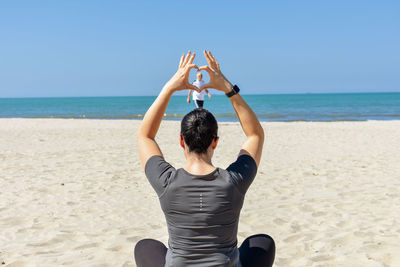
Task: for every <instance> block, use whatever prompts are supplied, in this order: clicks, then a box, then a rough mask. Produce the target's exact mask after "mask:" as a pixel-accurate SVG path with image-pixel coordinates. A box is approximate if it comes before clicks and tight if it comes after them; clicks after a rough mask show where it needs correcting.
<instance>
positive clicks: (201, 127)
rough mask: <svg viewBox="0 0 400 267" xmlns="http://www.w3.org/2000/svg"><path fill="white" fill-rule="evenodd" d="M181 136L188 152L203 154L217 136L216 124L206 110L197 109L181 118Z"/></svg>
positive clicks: (212, 116)
mask: <svg viewBox="0 0 400 267" xmlns="http://www.w3.org/2000/svg"><path fill="white" fill-rule="evenodd" d="M181 135H182V136H183V140H185V143H186V145H187V146H188V147H189V151H190V152H195V153H197V154H203V153H205V152H206V151H207V148H208V147H209V146H210V145H211V143H212V141H213V140H214V139H215V138H216V137H217V136H218V123H217V120H216V119H215V117H214V115H213V114H211V112H209V111H208V110H206V109H203V108H197V109H195V110H192V111H191V112H189V113H188V114H186V115H185V117H183V119H182V121H181Z"/></svg>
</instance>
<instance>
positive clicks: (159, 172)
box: [145, 156, 175, 197]
mask: <svg viewBox="0 0 400 267" xmlns="http://www.w3.org/2000/svg"><path fill="white" fill-rule="evenodd" d="M145 173H146V177H147V179H148V180H149V182H150V184H151V186H152V187H153V188H154V190H155V191H156V193H157V195H158V197H160V196H161V195H162V194H163V193H164V191H165V189H166V188H167V186H168V184H169V181H170V178H171V175H172V174H173V173H175V168H174V167H172V166H171V165H170V164H169V163H168V162H166V161H165V160H164V158H163V157H161V156H152V157H151V158H149V159H148V160H147V162H146V166H145Z"/></svg>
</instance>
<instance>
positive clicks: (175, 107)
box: [0, 93, 400, 121]
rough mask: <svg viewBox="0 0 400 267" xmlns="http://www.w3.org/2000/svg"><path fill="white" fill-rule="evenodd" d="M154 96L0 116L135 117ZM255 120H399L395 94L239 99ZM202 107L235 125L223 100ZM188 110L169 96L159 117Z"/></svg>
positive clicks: (85, 101) (9, 105) (38, 107)
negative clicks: (254, 116)
mask: <svg viewBox="0 0 400 267" xmlns="http://www.w3.org/2000/svg"><path fill="white" fill-rule="evenodd" d="M155 98H156V97H155V96H126V97H60V98H50V97H49V98H0V118H76V119H141V118H143V115H144V114H145V112H146V110H147V109H148V108H149V107H150V105H151V103H152V102H153V101H154V99H155ZM243 98H244V99H245V100H246V101H247V103H248V104H249V105H250V106H251V108H252V109H253V110H254V112H255V113H256V114H257V116H258V118H259V119H260V120H261V121H364V120H399V119H400V93H346V94H282V95H243ZM204 108H206V109H208V110H209V111H211V112H212V113H213V114H214V115H215V116H216V118H217V120H218V121H237V118H236V115H235V112H234V110H233V108H232V106H231V104H230V101H229V100H228V98H227V97H226V96H224V95H213V96H212V98H211V99H208V98H207V97H206V99H205V103H204ZM192 109H194V104H193V101H191V103H190V104H187V103H186V96H173V97H172V99H171V101H170V103H169V105H168V108H167V111H166V114H165V119H169V120H180V119H181V118H182V117H183V116H184V115H185V114H186V113H188V112H189V111H191V110H192Z"/></svg>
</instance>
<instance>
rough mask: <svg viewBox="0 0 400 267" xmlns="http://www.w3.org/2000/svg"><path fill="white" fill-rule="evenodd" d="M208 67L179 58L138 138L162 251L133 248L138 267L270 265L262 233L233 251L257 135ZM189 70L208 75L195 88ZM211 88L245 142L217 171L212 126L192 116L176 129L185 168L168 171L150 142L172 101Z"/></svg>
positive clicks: (269, 244) (146, 245)
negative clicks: (164, 238) (163, 236)
mask: <svg viewBox="0 0 400 267" xmlns="http://www.w3.org/2000/svg"><path fill="white" fill-rule="evenodd" d="M204 55H205V57H206V59H207V62H208V66H202V67H200V68H197V66H196V65H194V64H193V60H194V58H195V54H193V55H191V53H190V51H189V53H188V54H187V55H186V56H185V55H182V57H181V60H180V63H179V68H178V71H177V72H176V74H175V75H174V76H173V77H172V78H171V80H170V81H169V82H167V84H166V85H165V86H164V88H163V89H162V90H161V92H160V94H159V95H158V97H157V99H156V100H155V101H154V103H153V104H152V105H151V107H150V108H149V110H148V111H147V112H146V115H145V116H144V118H143V122H142V124H141V126H140V129H139V132H138V144H139V153H140V160H141V163H142V166H143V167H144V169H145V173H146V176H147V178H148V180H149V182H150V184H151V185H152V186H153V188H154V190H155V191H156V193H157V195H158V197H159V201H160V204H161V207H162V209H163V212H164V214H165V218H166V220H167V226H168V233H169V242H168V249H167V248H166V246H164V244H163V243H161V242H160V241H157V240H153V239H143V240H141V241H139V242H138V243H137V244H136V247H135V260H136V264H137V266H138V267H161V266H173V267H182V266H197V267H210V266H219V267H221V266H235V267H236V266H243V267H247V266H251V267H257V266H263V267H264V266H272V263H273V261H274V257H275V244H274V241H273V239H272V238H271V237H269V236H268V235H264V234H259V235H254V236H250V237H248V238H247V239H246V240H245V241H244V242H243V243H242V245H241V246H240V247H239V248H237V231H238V223H239V215H240V210H241V208H242V205H243V201H244V196H245V194H246V191H247V189H248V188H249V186H250V184H251V183H252V182H253V180H254V177H255V176H256V173H257V166H258V164H259V163H260V158H261V152H262V147H263V143H264V131H263V129H262V127H261V125H260V123H259V121H258V119H257V117H256V115H255V114H254V112H253V111H252V110H251V108H250V107H249V106H248V105H247V104H246V102H245V101H244V100H243V98H242V97H241V96H240V95H239V94H238V92H239V88H238V87H237V86H232V84H231V83H230V82H229V81H228V80H227V79H226V78H225V76H224V75H223V74H222V72H221V70H220V68H219V64H218V62H217V60H216V59H215V58H214V56H213V55H212V54H211V53H210V52H206V51H204ZM193 68H196V69H198V70H199V71H201V70H205V71H207V72H208V74H209V76H210V81H209V83H208V84H204V85H203V86H202V87H201V88H197V87H196V86H194V85H192V84H190V83H189V72H190V70H191V69H193ZM205 88H213V89H216V90H219V91H222V92H224V93H226V94H227V96H228V97H229V100H230V101H231V103H232V106H233V108H234V109H235V111H236V114H237V116H238V118H239V121H240V123H241V125H242V128H243V131H244V133H245V135H246V137H247V139H246V141H245V142H244V144H243V145H242V149H241V150H240V153H239V156H238V158H237V160H236V161H235V162H233V163H232V164H231V165H230V166H229V167H228V168H227V169H222V168H216V167H214V166H213V164H212V162H211V159H212V156H213V153H214V150H215V148H216V147H217V144H218V138H219V137H218V133H217V132H218V125H217V121H216V120H215V118H214V116H213V115H212V114H211V113H210V112H208V111H207V110H205V109H195V110H193V111H192V112H190V113H188V114H187V115H186V116H185V117H184V118H183V119H182V122H181V134H180V145H181V147H182V148H183V152H184V155H185V158H186V165H185V167H184V168H180V169H175V168H174V167H173V166H171V165H170V164H169V163H168V162H166V161H165V160H164V157H163V154H162V152H161V150H160V148H159V146H158V145H157V143H156V141H155V137H156V134H157V131H158V129H159V127H160V123H161V120H162V118H163V115H164V113H165V110H166V108H167V105H168V102H169V100H170V98H171V96H172V94H173V93H174V92H176V91H180V90H185V89H192V90H196V91H201V90H204V89H205Z"/></svg>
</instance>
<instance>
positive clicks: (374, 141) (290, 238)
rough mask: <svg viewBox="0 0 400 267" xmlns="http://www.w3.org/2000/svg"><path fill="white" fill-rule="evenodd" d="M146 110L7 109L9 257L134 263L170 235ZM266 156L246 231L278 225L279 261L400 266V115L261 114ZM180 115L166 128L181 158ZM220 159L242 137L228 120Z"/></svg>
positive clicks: (175, 158) (1, 212)
mask: <svg viewBox="0 0 400 267" xmlns="http://www.w3.org/2000/svg"><path fill="white" fill-rule="evenodd" d="M139 124H140V121H134V120H73V119H0V190H1V191H0V265H1V263H3V265H4V266H14V267H15V266H52V267H54V266H135V263H134V259H133V248H134V245H135V243H136V242H137V241H138V240H140V239H142V238H149V237H150V238H155V239H159V240H161V241H163V242H165V243H166V242H167V238H168V235H167V229H166V224H165V221H164V216H163V214H162V211H161V208H160V207H159V203H158V199H157V197H156V194H155V193H154V192H153V189H152V188H151V186H150V184H148V182H147V180H146V178H145V176H144V172H143V171H142V169H141V166H140V163H139V159H138V152H137V144H136V131H137V129H138V126H139ZM262 125H263V127H264V130H265V133H266V141H265V145H264V152H263V157H262V162H261V164H260V168H259V170H258V175H257V177H256V180H255V182H254V183H253V184H252V186H251V187H250V189H249V191H248V193H247V195H246V200H245V204H244V207H243V209H242V213H241V218H240V225H239V233H238V239H239V243H240V242H241V241H242V240H243V239H244V238H245V237H247V236H249V235H252V234H257V233H267V234H269V235H271V236H272V237H273V238H274V239H275V241H276V246H277V254H276V260H275V266H279V267H287V266H296V267H299V266H307V267H308V266H324V267H329V266H341V267H342V266H360V267H361V266H362V267H365V266H371V267H387V266H393V267H396V266H400V254H399V251H400V244H399V236H400V191H399V187H400V121H366V122H271V123H262ZM178 133H179V122H173V121H167V122H163V124H162V126H161V129H160V131H159V134H158V139H157V141H158V142H159V144H160V146H161V149H162V151H163V152H164V155H165V158H166V159H167V161H169V162H170V163H172V164H173V165H174V166H176V167H181V166H183V163H184V156H183V153H182V152H181V148H180V147H179V146H178ZM219 134H220V143H219V147H218V148H217V150H216V152H215V157H214V162H213V163H214V165H216V166H219V167H227V166H228V165H229V163H231V162H232V161H234V160H235V158H236V155H237V153H238V151H239V149H240V146H241V143H242V142H243V140H244V138H245V137H244V134H243V133H242V131H241V128H240V125H239V124H238V123H227V122H225V123H220V131H219Z"/></svg>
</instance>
